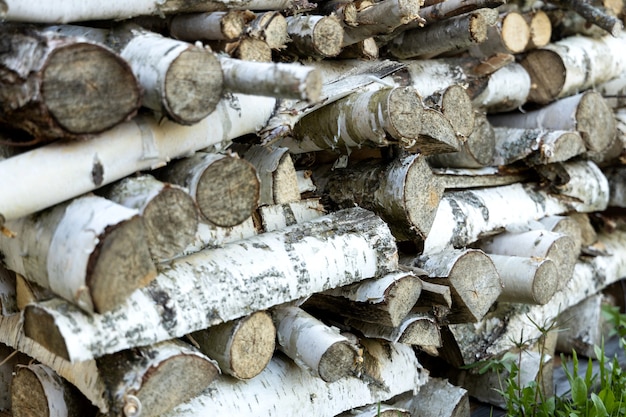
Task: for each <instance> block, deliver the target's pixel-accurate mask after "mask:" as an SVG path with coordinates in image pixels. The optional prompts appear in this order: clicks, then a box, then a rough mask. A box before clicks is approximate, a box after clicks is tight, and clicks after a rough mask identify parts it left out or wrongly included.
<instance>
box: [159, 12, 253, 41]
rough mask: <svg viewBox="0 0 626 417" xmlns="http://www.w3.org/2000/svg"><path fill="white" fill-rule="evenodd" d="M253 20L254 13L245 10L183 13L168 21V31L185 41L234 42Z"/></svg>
mask: <svg viewBox="0 0 626 417" xmlns="http://www.w3.org/2000/svg"><path fill="white" fill-rule="evenodd" d="M252 19H254V13H252V12H250V11H245V10H243V11H242V10H229V11H223V12H207V13H185V14H182V13H181V14H177V15H174V16H172V17H171V18H170V19H169V20H168V29H169V34H170V36H172V37H174V38H176V39H180V40H183V41H189V42H195V41H209V40H224V41H232V40H235V39H238V38H240V37H241V36H242V35H243V34H244V30H245V28H246V23H248V22H249V21H250V20H252Z"/></svg>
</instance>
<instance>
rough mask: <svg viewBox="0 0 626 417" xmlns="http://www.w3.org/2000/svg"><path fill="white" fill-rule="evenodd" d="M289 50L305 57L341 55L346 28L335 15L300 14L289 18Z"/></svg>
mask: <svg viewBox="0 0 626 417" xmlns="http://www.w3.org/2000/svg"><path fill="white" fill-rule="evenodd" d="M287 33H288V34H289V36H290V38H291V42H290V43H289V45H288V46H289V50H290V51H292V52H293V53H296V54H298V55H300V56H304V57H312V58H328V57H333V56H337V55H339V52H341V45H342V42H343V37H344V30H343V27H342V26H341V23H340V22H339V19H337V18H336V17H335V16H316V15H298V16H290V17H288V18H287Z"/></svg>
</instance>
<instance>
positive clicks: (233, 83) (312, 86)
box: [220, 57, 322, 102]
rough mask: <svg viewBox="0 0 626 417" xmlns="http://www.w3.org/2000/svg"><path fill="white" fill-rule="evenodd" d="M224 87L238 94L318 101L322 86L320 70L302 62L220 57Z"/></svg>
mask: <svg viewBox="0 0 626 417" xmlns="http://www.w3.org/2000/svg"><path fill="white" fill-rule="evenodd" d="M220 64H221V66H222V71H223V73H224V89H226V90H228V91H232V92H235V93H243V94H254V95H259V96H269V97H279V98H292V99H300V100H307V101H311V102H314V101H317V100H318V99H319V96H320V92H321V89H322V81H321V78H320V76H319V73H318V72H317V71H316V70H315V69H314V68H312V67H309V66H304V65H300V64H281V63H269V62H250V61H243V60H239V59H233V58H224V57H221V58H220Z"/></svg>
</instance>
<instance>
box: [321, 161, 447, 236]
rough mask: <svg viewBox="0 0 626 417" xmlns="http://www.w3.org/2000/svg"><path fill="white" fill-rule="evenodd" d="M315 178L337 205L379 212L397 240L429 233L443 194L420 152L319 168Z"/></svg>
mask: <svg viewBox="0 0 626 417" xmlns="http://www.w3.org/2000/svg"><path fill="white" fill-rule="evenodd" d="M313 179H314V181H315V183H316V185H317V187H318V189H319V191H320V193H321V194H323V195H324V196H325V197H326V198H328V199H329V200H330V201H332V203H333V204H335V205H336V206H338V207H342V208H346V207H351V206H353V205H354V204H357V205H359V206H361V207H364V208H367V209H369V210H373V211H375V212H376V213H378V215H380V216H381V217H382V218H383V219H385V221H386V222H387V223H388V224H389V227H390V228H391V230H392V231H393V233H394V236H396V238H397V239H398V240H415V239H423V238H425V237H426V236H427V235H428V232H429V230H430V227H431V225H432V222H433V220H434V218H435V214H436V211H437V205H438V204H439V200H440V198H441V196H442V194H443V185H442V184H441V183H439V182H438V181H436V180H435V177H434V176H433V175H432V172H431V170H430V167H429V166H428V163H427V161H426V159H425V158H424V156H423V155H420V154H415V155H410V156H408V157H404V158H397V159H394V160H393V161H390V162H387V163H385V162H382V161H380V160H369V161H362V162H359V163H357V164H355V165H354V166H351V167H348V168H344V169H335V170H332V171H328V172H322V171H321V170H318V171H316V172H315V173H314V174H313Z"/></svg>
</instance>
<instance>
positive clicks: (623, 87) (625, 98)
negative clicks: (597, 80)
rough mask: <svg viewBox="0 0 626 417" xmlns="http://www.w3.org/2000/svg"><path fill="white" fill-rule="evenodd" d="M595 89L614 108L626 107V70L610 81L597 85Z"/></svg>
mask: <svg viewBox="0 0 626 417" xmlns="http://www.w3.org/2000/svg"><path fill="white" fill-rule="evenodd" d="M595 89H596V90H597V91H598V92H600V93H601V94H602V97H604V99H605V100H606V101H607V103H609V105H610V106H611V107H612V108H613V109H619V108H624V107H626V72H625V73H622V74H621V75H620V76H618V77H615V78H613V79H611V80H610V81H607V82H605V83H602V84H600V85H596V86H595ZM616 116H617V114H616Z"/></svg>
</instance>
